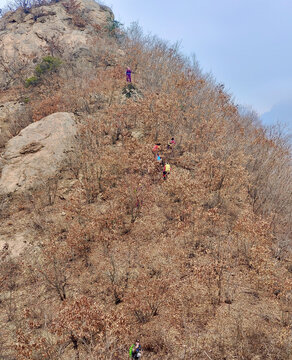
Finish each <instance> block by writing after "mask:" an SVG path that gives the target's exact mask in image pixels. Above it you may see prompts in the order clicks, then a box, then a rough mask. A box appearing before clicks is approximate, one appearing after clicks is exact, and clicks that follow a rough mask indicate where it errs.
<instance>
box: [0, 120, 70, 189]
mask: <svg viewBox="0 0 292 360" xmlns="http://www.w3.org/2000/svg"><path fill="white" fill-rule="evenodd" d="M76 132H77V125H76V122H75V120H74V115H73V114H70V113H55V114H52V115H49V116H47V117H46V118H44V119H42V120H40V121H38V122H36V123H33V124H30V125H29V126H27V127H26V128H25V129H23V130H22V131H21V132H20V133H19V135H17V136H15V137H14V138H12V139H10V140H9V141H8V143H7V145H6V149H5V152H4V154H3V159H2V162H3V163H4V166H3V169H2V174H1V178H0V194H11V193H14V192H16V191H17V192H22V191H25V190H28V189H30V188H34V187H35V186H37V185H39V184H41V183H43V182H44V181H46V180H47V179H49V178H51V177H54V176H56V174H57V173H58V171H60V170H61V169H62V167H63V164H64V160H65V159H66V158H67V156H68V152H71V151H74V141H75V135H76Z"/></svg>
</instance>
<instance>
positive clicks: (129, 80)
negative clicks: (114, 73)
mask: <svg viewBox="0 0 292 360" xmlns="http://www.w3.org/2000/svg"><path fill="white" fill-rule="evenodd" d="M131 73H132V71H131V69H130V68H129V67H127V71H126V76H127V82H132V80H131Z"/></svg>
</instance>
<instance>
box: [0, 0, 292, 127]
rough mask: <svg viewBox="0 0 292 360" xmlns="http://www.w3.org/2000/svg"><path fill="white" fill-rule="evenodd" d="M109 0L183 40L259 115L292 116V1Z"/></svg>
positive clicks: (156, 30) (124, 15) (124, 13)
mask: <svg viewBox="0 0 292 360" xmlns="http://www.w3.org/2000/svg"><path fill="white" fill-rule="evenodd" d="M5 2H6V0H0V7H1V5H2V6H3V3H5ZM103 3H104V4H106V5H109V6H110V7H111V8H112V9H113V11H114V13H115V16H116V19H117V20H119V21H120V22H122V23H123V24H124V25H125V26H127V25H129V24H130V23H131V22H133V21H138V22H139V24H140V25H141V26H142V28H143V29H144V30H145V31H146V32H151V33H152V34H156V35H158V36H159V37H161V38H163V39H165V40H169V41H170V42H175V41H180V42H181V49H182V51H183V52H184V53H185V54H186V55H191V54H193V53H195V54H196V57H197V60H198V61H199V63H200V66H201V68H202V69H203V70H204V71H205V72H211V73H212V74H213V75H214V77H215V78H216V79H217V81H218V82H220V83H221V82H222V83H224V84H225V87H226V88H227V90H229V91H230V92H231V93H232V94H233V95H234V97H235V101H236V102H238V103H240V104H242V105H246V106H251V107H252V108H253V109H254V110H256V111H257V112H258V113H259V114H263V113H265V112H271V111H272V112H273V114H274V113H275V111H276V110H275V108H276V109H278V108H279V106H280V107H281V104H282V103H284V104H285V109H288V108H290V109H291V118H292V0H104V1H103ZM287 103H288V104H289V103H290V104H291V106H290V107H289V106H288V107H287ZM276 116H277V111H276ZM281 116H283V114H282V115H281ZM288 119H290V118H289V117H288ZM279 120H281V119H279ZM285 120H286V122H287V119H285ZM288 121H289V120H288Z"/></svg>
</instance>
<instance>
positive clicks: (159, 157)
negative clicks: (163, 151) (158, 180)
mask: <svg viewBox="0 0 292 360" xmlns="http://www.w3.org/2000/svg"><path fill="white" fill-rule="evenodd" d="M156 160H157V161H158V162H159V163H160V164H161V163H162V157H161V156H160V155H159V154H158V153H157V156H156Z"/></svg>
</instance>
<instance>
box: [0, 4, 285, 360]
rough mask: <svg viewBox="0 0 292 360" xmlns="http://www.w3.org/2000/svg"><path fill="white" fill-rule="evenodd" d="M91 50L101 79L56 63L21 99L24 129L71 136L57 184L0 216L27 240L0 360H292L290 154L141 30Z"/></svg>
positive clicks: (7, 288) (14, 263)
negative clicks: (73, 127) (165, 168)
mask: <svg viewBox="0 0 292 360" xmlns="http://www.w3.org/2000/svg"><path fill="white" fill-rule="evenodd" d="M76 3H77V2H75V1H71V2H67V3H66V6H68V9H69V10H70V9H71V10H70V11H72V9H73V8H74V6H75V7H76ZM70 4H71V5H70ZM74 4H75V5H74ZM69 10H68V11H69ZM75 25H76V26H77V27H79V26H80V24H75ZM92 41H93V43H94V44H95V45H96V49H98V51H97V52H96V53H94V58H95V59H96V68H95V70H92V69H91V68H87V67H84V66H82V65H81V64H79V65H78V66H79V67H77V65H76V64H75V63H74V61H73V60H70V59H69V60H68V59H66V60H63V65H62V67H61V69H60V70H59V72H58V73H53V74H52V75H51V76H50V79H47V81H44V82H43V83H42V84H41V85H39V86H36V87H33V88H24V87H23V89H22V90H21V91H22V96H26V97H29V99H30V101H29V104H28V111H30V113H31V114H32V118H33V120H34V121H37V120H39V119H40V118H41V117H43V116H45V115H48V114H50V113H52V112H55V111H60V110H62V111H70V112H74V113H75V114H76V117H77V118H78V121H79V124H80V128H79V129H80V130H79V134H78V139H77V140H78V148H77V149H76V153H75V154H74V155H73V156H70V158H69V157H68V164H66V170H65V171H64V172H63V173H61V174H60V175H59V178H58V180H56V179H55V181H54V179H53V180H50V182H49V183H48V184H44V186H42V187H40V188H38V189H35V190H33V191H32V193H30V194H27V195H23V196H22V197H21V198H19V197H16V196H15V197H12V198H11V199H9V202H8V203H7V199H3V200H1V201H2V203H3V206H4V207H5V211H4V212H5V215H4V212H3V211H1V216H2V219H3V224H4V226H6V227H9V221H13V220H14V219H15V216H16V215H15V213H16V212H17V211H20V210H19V209H20V204H21V219H26V220H29V221H27V224H26V226H28V227H29V229H30V232H31V239H30V243H29V244H28V245H27V247H26V249H25V251H24V252H23V254H22V255H21V256H19V257H13V256H12V255H11V254H10V252H9V247H8V248H7V247H6V248H4V249H3V250H2V253H1V262H0V284H1V293H0V299H1V301H0V307H1V315H0V319H1V322H0V326H1V327H0V335H1V336H0V338H1V343H0V357H1V358H3V359H23V360H24V359H25V360H30V359H31V360H32V359H44V360H45V359H48V360H49V359H64V360H65V359H80V360H83V359H84V360H85V359H127V357H128V355H127V354H128V348H129V346H130V344H131V343H132V342H133V340H134V339H135V338H137V337H139V338H140V340H141V344H142V347H143V349H144V355H143V357H144V358H145V359H212V360H222V359H228V360H229V359H230V360H231V359H242V360H246V359H250V360H256V359H282V360H288V359H291V357H292V337H291V326H292V322H291V316H292V312H291V309H292V288H291V285H292V270H291V259H292V258H291V213H292V211H291V210H292V207H291V205H292V204H291V190H292V189H291V186H292V181H291V180H292V179H291V153H290V151H289V148H288V145H287V143H286V142H285V141H284V140H283V137H282V136H281V135H280V134H279V133H277V132H275V131H272V132H270V133H269V132H268V130H266V129H263V128H262V127H261V126H260V125H258V124H257V123H256V122H255V121H254V120H253V118H252V115H251V114H245V115H242V114H240V113H239V111H238V108H237V107H236V106H235V105H234V104H233V103H232V101H231V99H230V96H229V95H228V94H227V93H225V92H224V89H223V88H222V86H217V85H216V84H214V83H213V82H212V81H211V80H210V79H208V77H206V76H203V75H202V74H201V73H200V71H198V69H197V67H196V66H193V65H191V64H190V63H189V62H188V60H186V59H184V58H183V57H182V56H181V55H180V53H179V52H178V51H177V49H176V48H175V46H174V47H169V46H167V45H166V44H165V43H164V42H162V41H160V40H158V39H156V38H152V37H145V36H143V34H142V33H141V31H140V29H139V28H137V26H134V27H132V29H130V30H129V32H128V34H127V36H126V35H125V38H124V39H123V40H122V39H121V38H120V37H119V38H118V39H117V38H116V37H113V36H112V34H111V33H107V31H106V30H104V31H103V32H100V33H98V34H97V35H96V37H93V38H92ZM119 48H122V50H123V53H122V52H120V53H119V52H118V49H119ZM126 66H130V67H131V68H132V70H133V71H134V75H133V78H134V82H133V87H134V88H133V90H131V92H130V96H129V97H126V96H124V95H123V90H125V87H126V86H127V84H126V82H125V76H124V72H125V68H126ZM137 94H139V96H137ZM137 134H138V135H139V136H137ZM172 136H174V137H175V139H176V142H177V144H176V146H175V147H174V148H173V149H172V150H167V149H166V144H167V142H168V141H169V139H170V138H171V137H172ZM157 141H159V142H161V144H162V146H163V151H162V157H163V158H165V159H167V160H168V161H169V162H170V164H171V166H172V172H171V174H170V176H169V177H168V179H167V181H163V179H162V172H161V169H160V167H159V165H157V164H156V162H155V161H154V160H153V155H152V152H151V149H152V146H153V144H154V143H155V142H157ZM2 203H1V204H2ZM1 206H2V205H1ZM0 209H1V208H0ZM19 221H20V219H19V218H17V221H16V222H15V224H14V226H18V224H19Z"/></svg>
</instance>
